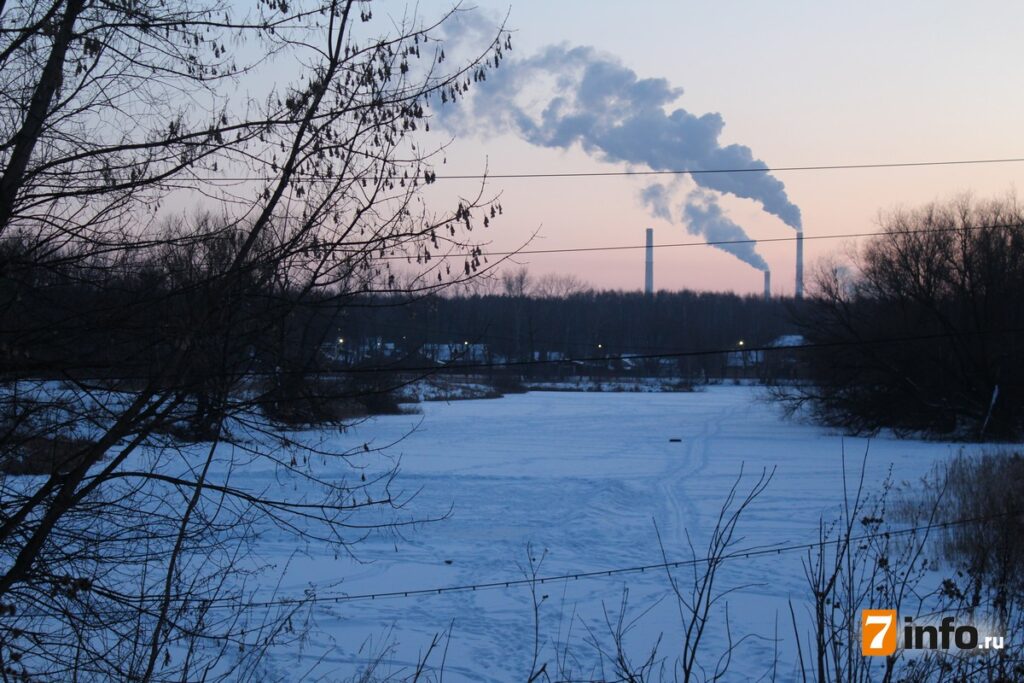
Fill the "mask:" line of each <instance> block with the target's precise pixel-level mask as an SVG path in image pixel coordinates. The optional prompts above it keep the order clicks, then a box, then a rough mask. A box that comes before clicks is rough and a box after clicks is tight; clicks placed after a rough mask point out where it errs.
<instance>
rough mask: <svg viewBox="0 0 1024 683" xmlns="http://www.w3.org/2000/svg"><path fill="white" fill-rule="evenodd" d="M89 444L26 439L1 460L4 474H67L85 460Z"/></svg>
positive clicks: (35, 438) (53, 439)
mask: <svg viewBox="0 0 1024 683" xmlns="http://www.w3.org/2000/svg"><path fill="white" fill-rule="evenodd" d="M88 445H89V442H88V441H85V440H84V439H73V438H63V437H55V438H46V437H34V438H30V439H26V440H25V441H24V442H22V443H21V444H18V445H17V446H15V447H14V448H13V449H12V450H11V451H9V452H7V453H4V454H3V457H2V459H0V472H3V473H4V474H44V475H49V474H54V473H60V474H66V473H67V472H70V471H71V470H73V469H74V468H75V467H76V466H78V465H79V464H80V463H81V462H82V453H83V452H84V450H85V448H86V447H87V446H88Z"/></svg>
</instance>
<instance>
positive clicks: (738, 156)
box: [439, 46, 801, 269]
mask: <svg viewBox="0 0 1024 683" xmlns="http://www.w3.org/2000/svg"><path fill="white" fill-rule="evenodd" d="M487 78H488V80H487V82H485V83H481V84H479V86H480V88H479V90H478V92H477V93H476V95H475V96H474V97H473V98H472V101H471V102H468V103H464V105H465V106H463V107H457V108H456V107H449V108H442V109H441V110H440V111H439V113H440V114H441V116H442V120H441V123H442V125H444V126H445V127H447V128H449V129H450V130H465V129H466V128H470V127H472V126H474V125H475V126H481V125H483V126H485V127H487V128H488V129H490V130H491V131H492V132H503V131H507V130H512V131H514V132H516V133H517V134H518V135H520V136H521V137H522V138H523V139H525V140H527V141H528V142H530V143H532V144H534V145H538V146H542V147H553V148H561V149H566V148H569V147H571V146H572V145H574V144H579V145H580V146H581V147H582V148H583V149H584V150H585V151H586V152H587V153H589V154H591V155H593V156H594V157H596V158H598V159H601V160H603V161H608V162H620V163H628V164H642V165H644V166H646V167H648V168H650V169H652V170H659V171H668V170H679V169H693V170H699V169H712V170H713V169H757V168H764V167H765V166H766V164H765V163H764V162H763V161H761V160H759V159H757V158H755V157H754V154H753V152H752V151H751V149H750V148H749V147H746V146H744V145H736V144H731V145H725V146H723V145H721V144H720V142H719V138H720V136H721V133H722V129H723V127H724V125H725V121H724V119H723V118H722V116H721V115H720V114H718V113H708V114H702V115H700V116H697V115H694V114H692V113H690V112H688V111H687V110H685V109H683V108H680V107H676V108H671V107H670V105H672V103H673V102H675V101H676V100H677V99H678V98H679V97H680V96H681V95H682V93H683V91H682V89H681V88H678V87H673V86H672V85H671V84H670V83H669V82H668V81H667V80H665V79H663V78H639V77H638V76H637V74H636V73H635V72H634V71H633V70H631V69H629V68H627V67H625V66H623V65H622V64H621V63H619V62H618V61H617V60H616V59H615V58H613V57H609V56H605V55H601V54H599V53H598V52H597V51H595V50H594V49H593V48H590V47H575V48H569V47H565V46H551V47H548V48H546V49H544V50H542V51H541V52H540V53H538V54H536V55H534V56H532V57H529V58H526V59H518V60H517V59H510V60H507V61H506V62H505V63H504V64H503V65H502V68H500V69H497V70H496V71H494V72H492V73H490V74H488V77H487ZM545 79H547V80H548V81H553V82H552V83H550V85H552V86H553V87H551V88H549V89H541V86H539V85H538V83H544V82H545ZM539 89H540V91H539V92H538V90H539ZM441 112H443V113H441ZM692 179H693V182H694V183H696V185H697V187H698V188H700V189H702V190H710V191H713V192H714V193H722V194H730V195H733V196H735V197H741V198H743V199H750V200H752V201H755V202H757V203H759V204H760V205H761V206H762V207H763V208H764V210H765V211H767V212H768V213H770V214H772V215H774V216H777V217H778V218H779V219H781V220H782V221H783V222H784V223H786V224H787V225H789V226H790V227H792V228H793V229H795V230H799V229H800V228H801V221H800V209H799V208H798V207H797V206H796V205H795V204H793V203H792V202H791V201H790V200H789V197H788V196H787V194H786V188H785V186H784V185H783V184H782V182H781V181H780V180H778V179H777V178H775V177H774V176H772V175H771V174H770V173H767V172H750V171H747V172H741V173H704V174H696V175H693V176H692ZM668 195H669V190H668V188H666V187H665V186H663V185H653V186H651V187H648V188H646V189H645V190H644V191H643V194H642V200H643V201H644V203H645V204H646V205H647V206H648V207H649V208H650V209H651V210H652V212H653V213H654V215H656V216H660V217H662V218H667V219H668V220H671V219H672V212H671V210H670V208H669V203H670V202H669V196H668ZM691 197H692V199H693V200H694V202H696V203H695V204H694V205H693V206H690V204H691V202H689V201H688V202H687V205H686V207H685V208H684V212H683V213H684V217H685V218H686V224H687V226H688V229H689V230H690V231H691V232H693V233H695V234H700V235H704V236H706V237H707V238H708V239H709V240H717V239H720V238H721V237H720V236H721V235H725V234H729V235H732V236H733V237H732V238H733V239H746V234H745V233H744V232H743V229H742V228H740V226H738V225H736V224H735V223H732V222H731V221H729V219H728V218H726V217H725V216H724V215H723V214H722V211H721V208H720V207H719V206H718V204H717V202H716V201H715V196H714V195H713V194H712V193H708V192H702V193H700V194H699V195H696V196H694V195H691ZM725 246H728V245H725ZM725 246H723V248H725ZM726 251H729V252H730V253H733V254H735V255H736V256H737V257H738V258H741V259H743V260H744V261H746V262H748V263H750V264H751V265H752V266H754V267H755V268H761V269H764V268H765V265H764V261H763V259H761V257H760V256H758V255H757V254H756V252H755V250H754V247H753V245H739V248H737V249H732V248H729V249H726Z"/></svg>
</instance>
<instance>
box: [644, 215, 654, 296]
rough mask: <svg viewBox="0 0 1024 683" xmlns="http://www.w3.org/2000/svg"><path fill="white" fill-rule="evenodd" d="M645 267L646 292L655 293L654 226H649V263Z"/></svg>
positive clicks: (648, 293)
mask: <svg viewBox="0 0 1024 683" xmlns="http://www.w3.org/2000/svg"><path fill="white" fill-rule="evenodd" d="M645 265H646V268H644V294H647V295H648V296H650V295H652V294H654V228H647V263H646V264H645Z"/></svg>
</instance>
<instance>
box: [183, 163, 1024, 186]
mask: <svg viewBox="0 0 1024 683" xmlns="http://www.w3.org/2000/svg"><path fill="white" fill-rule="evenodd" d="M1020 162H1024V157H1007V158H1000V159H946V160H940V161H897V162H892V163H867V164H815V165H809V166H752V167H751V166H747V167H739V168H693V169H688V168H683V169H669V170H646V171H643V170H628V171H574V172H573V171H570V172H563V173H555V172H550V173H544V172H538V173H494V174H488V173H478V174H451V175H438V176H437V177H436V180H523V179H532V178H609V177H622V176H663V175H677V176H678V175H687V176H699V175H714V174H722V173H788V172H796V171H840V170H856V169H881V168H924V167H930V166H970V165H979V164H1013V163H1020ZM293 178H294V179H295V180H296V181H298V182H329V183H336V182H344V181H346V180H348V181H351V180H360V179H361V177H345V176H335V177H333V178H331V177H327V176H319V175H311V176H300V175H295V176H293ZM194 179H195V180H199V181H203V182H216V181H224V182H245V181H250V180H263V181H267V182H269V181H272V180H275V178H273V177H262V176H224V177H221V176H209V177H196V178H194ZM397 179H398V178H396V180H397Z"/></svg>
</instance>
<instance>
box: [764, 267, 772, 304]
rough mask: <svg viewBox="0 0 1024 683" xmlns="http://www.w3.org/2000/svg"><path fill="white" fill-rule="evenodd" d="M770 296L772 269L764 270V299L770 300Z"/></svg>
mask: <svg viewBox="0 0 1024 683" xmlns="http://www.w3.org/2000/svg"><path fill="white" fill-rule="evenodd" d="M771 298H772V271H770V270H766V271H764V300H765V301H770V300H771Z"/></svg>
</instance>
